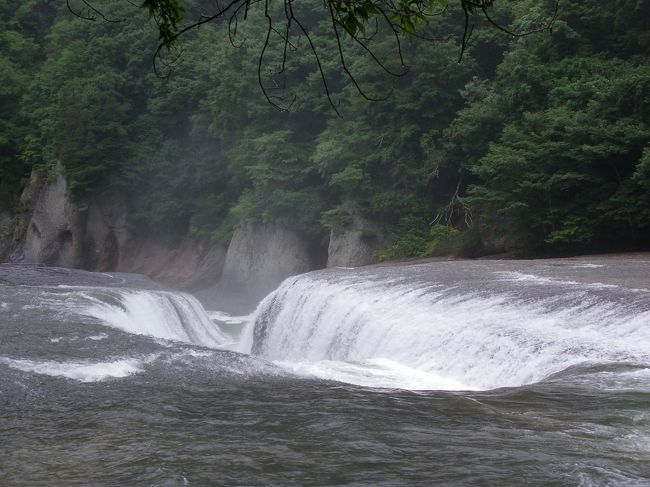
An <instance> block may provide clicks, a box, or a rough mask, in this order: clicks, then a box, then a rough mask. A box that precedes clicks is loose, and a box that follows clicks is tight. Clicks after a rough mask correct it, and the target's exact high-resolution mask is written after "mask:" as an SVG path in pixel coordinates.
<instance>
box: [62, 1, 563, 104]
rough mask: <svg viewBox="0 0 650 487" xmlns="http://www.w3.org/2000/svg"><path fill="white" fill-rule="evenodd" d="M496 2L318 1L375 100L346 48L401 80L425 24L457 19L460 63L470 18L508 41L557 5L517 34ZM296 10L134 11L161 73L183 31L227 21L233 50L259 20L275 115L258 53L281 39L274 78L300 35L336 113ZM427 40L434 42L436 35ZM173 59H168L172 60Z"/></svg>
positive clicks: (294, 5)
mask: <svg viewBox="0 0 650 487" xmlns="http://www.w3.org/2000/svg"><path fill="white" fill-rule="evenodd" d="M67 4H68V7H69V8H70V10H71V11H72V12H73V13H74V14H75V15H77V16H78V17H81V18H84V19H88V20H96V19H98V18H101V19H103V20H105V21H108V22H115V21H118V19H115V18H111V17H109V16H107V15H105V14H104V13H103V11H102V9H101V8H99V7H98V6H97V5H96V4H95V3H93V2H91V1H89V0H77V4H76V6H73V5H72V4H71V0H67ZM495 4H496V0H453V1H449V0H324V1H323V4H322V9H321V10H320V11H319V14H320V16H321V18H324V19H326V20H327V22H328V23H329V25H330V27H329V35H330V37H331V38H333V39H334V40H335V45H334V49H335V51H336V53H337V55H338V62H339V66H340V68H341V69H342V71H343V72H344V73H345V75H346V76H347V79H348V80H349V82H350V83H351V84H352V85H353V86H354V87H355V89H356V91H357V92H358V94H359V95H360V96H361V97H363V98H365V99H367V100H375V99H376V98H375V97H373V96H372V95H370V94H368V92H367V91H366V90H365V89H364V88H363V87H362V86H361V84H360V83H359V81H358V77H357V75H356V74H354V73H353V71H352V70H351V66H350V59H349V55H348V54H347V52H346V48H345V45H346V44H352V45H354V46H357V47H358V48H360V49H361V50H362V51H363V52H364V53H365V54H366V55H367V56H368V57H369V58H370V59H372V60H373V61H374V63H376V65H377V66H378V67H379V68H381V69H382V70H383V71H384V72H385V73H386V74H388V75H390V76H395V77H400V76H403V75H405V74H406V73H407V72H408V68H407V66H406V62H405V59H404V53H403V42H404V39H405V38H410V37H422V38H427V36H426V32H425V33H424V34H423V33H422V30H424V29H423V28H424V27H426V26H427V25H428V24H429V23H430V21H431V19H434V18H437V17H440V16H442V15H445V14H447V13H449V12H450V11H456V12H460V13H461V14H462V25H463V28H462V31H461V32H462V33H461V34H460V38H461V42H460V44H461V46H460V52H459V61H460V60H461V59H462V57H463V54H464V53H465V50H466V48H467V47H468V45H469V42H470V39H471V37H472V34H473V32H474V24H473V21H472V20H471V19H472V18H473V16H474V15H475V14H478V15H479V16H480V17H482V18H483V19H484V21H486V22H487V23H489V24H490V25H492V26H493V27H494V28H496V29H498V30H500V31H502V32H503V33H505V34H507V35H509V36H511V37H520V36H526V35H529V34H532V33H535V32H542V31H545V30H550V29H551V27H552V25H553V22H554V21H555V19H556V17H557V14H558V8H559V0H558V1H556V2H555V8H554V11H553V13H552V14H551V15H550V16H548V17H547V18H544V19H540V21H539V22H537V23H536V24H535V25H531V26H528V28H527V29H526V30H525V31H516V30H513V29H511V28H509V27H507V25H508V23H507V22H501V21H500V19H498V17H497V16H496V14H495V12H494V10H495ZM197 6H198V7H199V14H198V18H196V20H193V21H189V22H185V18H186V17H192V16H191V15H187V14H188V13H189V12H190V11H191V10H193V9H194V8H195V7H197ZM303 6H304V3H299V2H295V0H283V1H282V2H281V3H273V2H271V0H225V2H224V4H220V3H219V2H216V10H213V9H214V8H215V7H214V5H212V6H210V5H209V4H208V5H203V4H202V3H201V2H199V3H198V5H195V4H194V3H193V2H191V1H190V0H186V1H184V2H181V0H144V1H143V2H142V4H141V8H143V9H146V10H147V11H148V12H149V14H150V16H151V17H152V18H153V19H154V20H155V22H156V24H157V26H158V33H159V40H160V44H159V46H158V48H157V49H156V51H155V54H154V66H155V67H156V69H157V71H158V72H159V73H163V74H164V68H167V67H169V65H170V62H169V61H167V60H166V59H162V61H161V57H162V56H164V53H165V52H166V51H170V50H174V48H175V47H176V46H177V45H178V41H179V40H180V39H181V37H182V36H183V35H185V34H186V33H188V32H191V31H194V30H196V29H198V28H199V27H200V26H202V25H205V24H207V23H210V22H223V23H226V24H227V28H228V33H229V36H230V39H231V43H232V45H233V46H235V47H237V46H238V45H239V44H238V42H237V41H236V37H237V32H238V28H239V24H240V22H242V21H246V20H248V19H251V18H253V19H256V20H258V21H260V22H262V23H263V24H264V25H265V27H266V28H265V31H264V33H263V34H262V35H263V42H262V47H261V49H260V52H259V56H258V64H257V74H258V84H259V86H260V88H261V91H262V93H263V94H264V96H265V98H266V100H267V101H268V102H269V103H271V104H272V105H273V106H275V107H276V108H278V109H279V110H288V109H289V108H290V107H291V106H292V104H293V102H294V101H295V96H289V97H286V96H277V95H275V94H273V93H272V92H271V91H270V89H269V87H268V82H266V81H265V79H264V76H263V65H264V62H265V56H267V55H268V54H269V50H270V49H271V48H272V47H273V43H274V42H273V41H274V39H276V38H277V39H279V40H280V43H279V46H277V49H278V50H279V52H280V53H281V59H280V61H279V63H278V68H277V69H276V70H275V72H274V73H273V74H276V75H279V74H282V73H283V72H284V71H285V68H286V63H287V57H288V56H289V54H290V53H291V52H292V51H296V50H297V49H298V48H297V45H296V44H297V41H296V39H299V38H304V39H305V40H306V43H307V45H308V49H309V50H310V51H311V53H312V55H313V58H314V62H315V64H316V66H317V67H318V71H319V74H320V78H321V81H322V85H323V88H324V90H325V95H326V97H327V99H328V101H329V103H330V105H331V107H332V108H333V109H334V111H335V112H336V113H337V114H338V115H339V116H340V113H339V110H338V108H337V106H336V104H335V103H334V100H333V99H332V94H331V90H330V84H329V81H328V79H327V76H326V72H325V69H324V66H323V59H322V48H323V46H322V45H318V43H317V42H315V37H314V35H313V32H312V28H313V27H314V24H315V22H314V21H316V22H317V21H318V20H319V19H313V18H310V15H311V14H313V13H314V12H316V11H317V9H308V10H307V11H305V9H303V8H302V7H303ZM201 7H203V8H205V10H203V9H202V8H201ZM452 13H453V12H452ZM382 31H385V32H388V33H389V34H390V36H391V37H392V38H393V41H394V49H395V51H396V55H397V63H394V64H396V66H392V65H391V64H390V63H388V62H386V61H385V60H384V59H382V58H381V57H380V56H378V54H377V52H376V50H375V49H374V46H373V40H374V39H375V37H376V36H377V34H378V33H380V32H382ZM429 39H430V40H441V38H429ZM174 58H175V57H174V56H172V60H173V59H174ZM172 62H173V61H172ZM161 64H162V66H163V67H162V69H161V66H160V65H161Z"/></svg>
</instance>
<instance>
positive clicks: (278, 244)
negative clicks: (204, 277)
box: [197, 223, 316, 313]
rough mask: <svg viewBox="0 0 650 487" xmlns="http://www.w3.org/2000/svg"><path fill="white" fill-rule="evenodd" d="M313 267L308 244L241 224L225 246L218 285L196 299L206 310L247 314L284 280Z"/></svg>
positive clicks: (273, 229)
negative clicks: (212, 308)
mask: <svg viewBox="0 0 650 487" xmlns="http://www.w3.org/2000/svg"><path fill="white" fill-rule="evenodd" d="M315 267H316V264H315V259H314V256H313V255H312V252H311V250H310V246H309V243H308V242H307V240H306V239H304V238H303V237H301V236H300V235H298V234H297V233H296V232H293V231H291V230H289V229H287V228H284V227H282V226H280V225H276V224H256V223H243V224H242V225H241V226H240V227H239V228H238V229H237V230H236V231H235V233H234V235H233V237H232V240H231V241H230V245H229V246H228V252H227V254H226V258H225V262H224V268H223V274H222V276H221V281H220V283H219V285H218V286H215V287H213V288H211V289H208V290H206V291H204V292H200V293H197V295H198V296H199V299H201V301H202V302H203V303H204V304H205V305H207V306H208V307H216V308H218V309H223V310H225V311H229V312H235V313H241V312H248V311H251V310H252V308H253V307H254V306H255V304H256V303H257V302H259V300H260V299H261V298H262V297H264V296H265V295H266V294H268V293H269V292H271V291H272V290H273V289H275V288H276V287H277V286H278V285H279V284H280V283H281V282H282V281H283V280H284V279H286V278H287V277H289V276H293V275H296V274H301V273H303V272H307V271H310V270H313V269H314V268H315Z"/></svg>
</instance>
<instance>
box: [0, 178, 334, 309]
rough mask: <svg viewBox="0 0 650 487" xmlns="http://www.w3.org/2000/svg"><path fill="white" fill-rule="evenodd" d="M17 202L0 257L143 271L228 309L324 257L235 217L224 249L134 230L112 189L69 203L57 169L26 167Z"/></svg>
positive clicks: (1, 227) (2, 234)
mask: <svg viewBox="0 0 650 487" xmlns="http://www.w3.org/2000/svg"><path fill="white" fill-rule="evenodd" d="M21 206H22V207H23V208H24V209H25V211H24V213H21V214H19V215H17V216H14V215H12V214H11V213H9V212H8V211H3V212H0V261H7V260H9V261H13V262H24V263H44V264H49V265H54V266H62V267H74V268H81V269H86V270H94V271H103V272H106V271H120V272H133V273H139V274H144V275H146V276H149V277H151V278H152V279H154V280H155V281H157V282H159V283H161V284H164V285H167V286H170V287H173V288H176V289H182V290H187V291H191V292H193V293H195V294H196V295H197V296H199V298H200V299H202V301H203V302H204V304H205V305H206V306H207V307H211V308H218V309H223V310H226V311H231V312H248V311H251V310H252V307H254V306H255V304H256V303H257V302H258V301H259V299H261V298H262V297H263V296H264V295H266V294H267V293H268V292H270V291H272V290H273V289H274V288H275V287H276V286H277V285H278V284H280V282H281V281H282V280H283V279H285V278H287V277H289V276H292V275H295V274H299V273H302V272H306V271H309V270H312V269H315V268H319V267H323V266H324V263H325V258H324V255H323V256H320V255H315V252H314V249H313V247H311V246H310V242H309V241H308V240H306V239H305V238H304V237H302V236H301V235H299V234H297V233H296V232H293V231H291V230H289V229H287V228H285V227H282V226H281V225H276V224H255V223H242V224H241V225H240V227H239V228H238V229H237V230H236V231H235V233H234V235H233V237H232V240H231V242H230V245H229V246H228V247H227V249H226V247H224V246H222V245H219V244H215V243H212V242H207V241H203V240H200V239H196V238H189V237H188V238H185V239H183V240H181V241H179V242H176V243H174V244H165V243H161V242H160V240H159V239H156V238H153V237H151V236H146V235H144V236H143V235H142V234H141V233H138V234H135V233H134V232H132V231H131V229H130V228H129V223H128V212H129V207H128V202H127V199H126V198H125V197H124V196H123V195H121V194H120V193H119V191H115V190H106V191H104V192H99V193H96V194H92V195H90V196H88V197H87V198H85V199H84V200H83V201H77V200H75V199H73V197H72V195H71V193H70V191H69V188H68V184H67V182H66V179H65V177H64V176H63V175H62V172H61V168H60V167H57V168H56V170H54V171H53V172H52V174H50V175H49V176H46V175H41V174H39V173H36V172H34V173H33V174H32V176H31V179H30V181H29V184H28V185H27V187H26V189H25V191H24V192H23V195H22V198H21ZM316 253H317V254H320V253H324V251H323V252H316Z"/></svg>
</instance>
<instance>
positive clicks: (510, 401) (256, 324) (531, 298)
mask: <svg viewBox="0 0 650 487" xmlns="http://www.w3.org/2000/svg"><path fill="white" fill-rule="evenodd" d="M0 485H2V486H13V485H37V486H40V485H42V486H58V485H61V486H71V485H93V486H103V485H106V486H113V485H115V486H122V485H157V486H176V485H190V486H192V485H196V486H202V485H210V486H212V485H215V486H235V485H237V486H238V485H246V486H273V485H277V486H293V485H295V486H317V485H318V486H330V485H332V486H333V485H341V486H343V485H345V486H398V485H408V486H429V485H443V486H454V485H458V486H466V485H467V486H473V485H476V486H520V485H534V486H619V485H622V486H648V485H650V260H649V259H645V258H642V257H639V258H634V257H631V258H627V259H621V260H613V259H600V258H591V259H586V258H585V259H565V260H544V261H462V262H461V261H459V262H431V263H424V264H415V265H393V266H374V267H367V268H363V269H333V270H327V271H319V272H314V273H310V274H305V275H302V276H296V277H292V278H289V279H287V280H286V281H285V282H284V283H283V284H282V285H281V286H280V287H279V289H278V290H276V291H275V292H274V293H271V294H270V295H269V296H267V297H266V298H265V299H264V301H262V303H260V304H259V306H258V307H257V310H256V311H255V312H254V313H252V314H251V315H250V316H245V317H232V316H229V315H227V314H225V313H221V312H218V311H207V312H206V311H205V310H204V309H203V308H202V307H201V305H200V304H199V302H198V301H196V299H194V298H193V297H192V296H190V295H187V294H182V293H175V292H171V291H168V290H165V289H162V288H160V287H159V286H157V285H155V284H154V283H153V282H151V281H149V280H147V279H146V278H143V277H141V276H135V275H127V274H114V273H111V274H97V273H87V272H83V271H72V270H67V269H57V268H47V267H38V266H36V267H35V266H25V265H0Z"/></svg>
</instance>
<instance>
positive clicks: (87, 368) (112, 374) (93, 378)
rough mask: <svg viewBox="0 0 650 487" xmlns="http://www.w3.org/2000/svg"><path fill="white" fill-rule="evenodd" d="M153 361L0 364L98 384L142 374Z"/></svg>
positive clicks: (14, 361)
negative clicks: (103, 381) (144, 368)
mask: <svg viewBox="0 0 650 487" xmlns="http://www.w3.org/2000/svg"><path fill="white" fill-rule="evenodd" d="M153 359H155V356H150V357H146V358H118V359H115V360H110V361H105V362H92V361H78V362H57V361H53V360H43V361H36V360H19V359H12V358H9V357H0V364H5V365H7V366H9V367H11V368H13V369H17V370H22V371H23V372H31V373H35V374H41V375H49V376H52V377H64V378H66V379H73V380H77V381H79V382H99V381H102V380H105V379H110V378H122V377H127V376H129V375H132V374H136V373H138V372H142V370H143V368H142V367H143V365H144V364H145V363H148V362H150V361H152V360H153Z"/></svg>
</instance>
